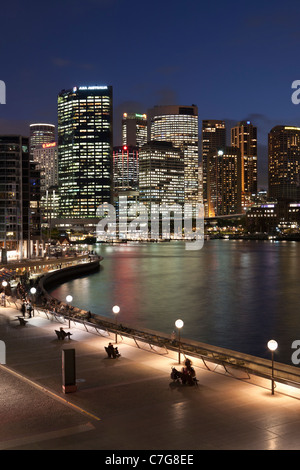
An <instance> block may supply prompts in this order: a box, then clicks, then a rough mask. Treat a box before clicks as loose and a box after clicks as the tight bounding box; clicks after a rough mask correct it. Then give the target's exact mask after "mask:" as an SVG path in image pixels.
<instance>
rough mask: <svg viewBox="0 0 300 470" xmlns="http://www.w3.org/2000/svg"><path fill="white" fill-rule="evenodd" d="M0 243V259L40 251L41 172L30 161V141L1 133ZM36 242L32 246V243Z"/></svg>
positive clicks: (24, 255) (21, 256)
mask: <svg viewBox="0 0 300 470" xmlns="http://www.w3.org/2000/svg"><path fill="white" fill-rule="evenodd" d="M0 168H1V171H0V188H1V189H0V192H1V198H0V246H1V247H2V262H5V261H6V260H7V259H9V258H10V257H12V258H17V257H18V258H23V257H28V258H29V257H31V256H32V254H34V253H35V254H39V253H38V251H39V242H40V237H41V231H40V212H39V200H40V188H39V179H40V175H39V172H38V171H37V169H36V165H35V163H34V162H32V161H31V160H30V155H29V140H28V138H25V137H22V136H19V135H9V136H0ZM34 243H35V245H36V246H35V249H34V247H33V244H34Z"/></svg>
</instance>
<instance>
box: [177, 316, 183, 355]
mask: <svg viewBox="0 0 300 470" xmlns="http://www.w3.org/2000/svg"><path fill="white" fill-rule="evenodd" d="M183 325H184V323H183V321H182V320H176V322H175V326H176V328H177V329H178V363H179V364H180V330H181V328H182V327H183Z"/></svg>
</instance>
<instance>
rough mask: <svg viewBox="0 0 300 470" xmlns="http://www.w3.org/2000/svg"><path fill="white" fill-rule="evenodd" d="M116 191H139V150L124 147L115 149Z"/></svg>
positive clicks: (114, 173)
mask: <svg viewBox="0 0 300 470" xmlns="http://www.w3.org/2000/svg"><path fill="white" fill-rule="evenodd" d="M113 175H114V191H115V192H116V193H118V192H120V191H122V192H124V191H137V190H138V184H139V150H138V148H137V147H132V146H128V145H122V146H118V147H114V149H113Z"/></svg>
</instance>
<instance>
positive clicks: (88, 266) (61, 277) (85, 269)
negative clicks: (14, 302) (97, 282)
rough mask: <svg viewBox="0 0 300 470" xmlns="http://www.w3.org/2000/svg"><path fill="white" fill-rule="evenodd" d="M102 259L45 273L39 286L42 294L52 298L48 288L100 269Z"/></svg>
mask: <svg viewBox="0 0 300 470" xmlns="http://www.w3.org/2000/svg"><path fill="white" fill-rule="evenodd" d="M102 259H103V258H99V259H97V260H95V261H90V262H89V263H81V264H80V263H79V264H76V265H75V266H68V267H67V268H62V269H58V270H55V271H52V272H50V273H47V274H44V275H43V276H42V277H41V278H40V281H39V287H40V289H41V291H42V294H43V295H44V296H46V297H47V298H51V299H52V298H53V297H52V296H51V295H50V294H49V292H48V290H50V289H52V288H53V287H55V286H56V285H59V284H61V283H63V282H66V281H70V280H71V279H76V278H78V277H80V276H83V275H85V274H91V273H93V272H96V271H98V270H99V269H100V262H101V261H102Z"/></svg>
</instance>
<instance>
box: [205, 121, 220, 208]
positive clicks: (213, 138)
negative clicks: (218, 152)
mask: <svg viewBox="0 0 300 470" xmlns="http://www.w3.org/2000/svg"><path fill="white" fill-rule="evenodd" d="M225 146H226V127H225V122H224V121H220V120H216V119H209V120H204V121H202V188H203V203H204V208H205V215H208V204H207V156H208V153H209V152H210V151H211V150H214V149H219V148H224V147H225Z"/></svg>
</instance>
